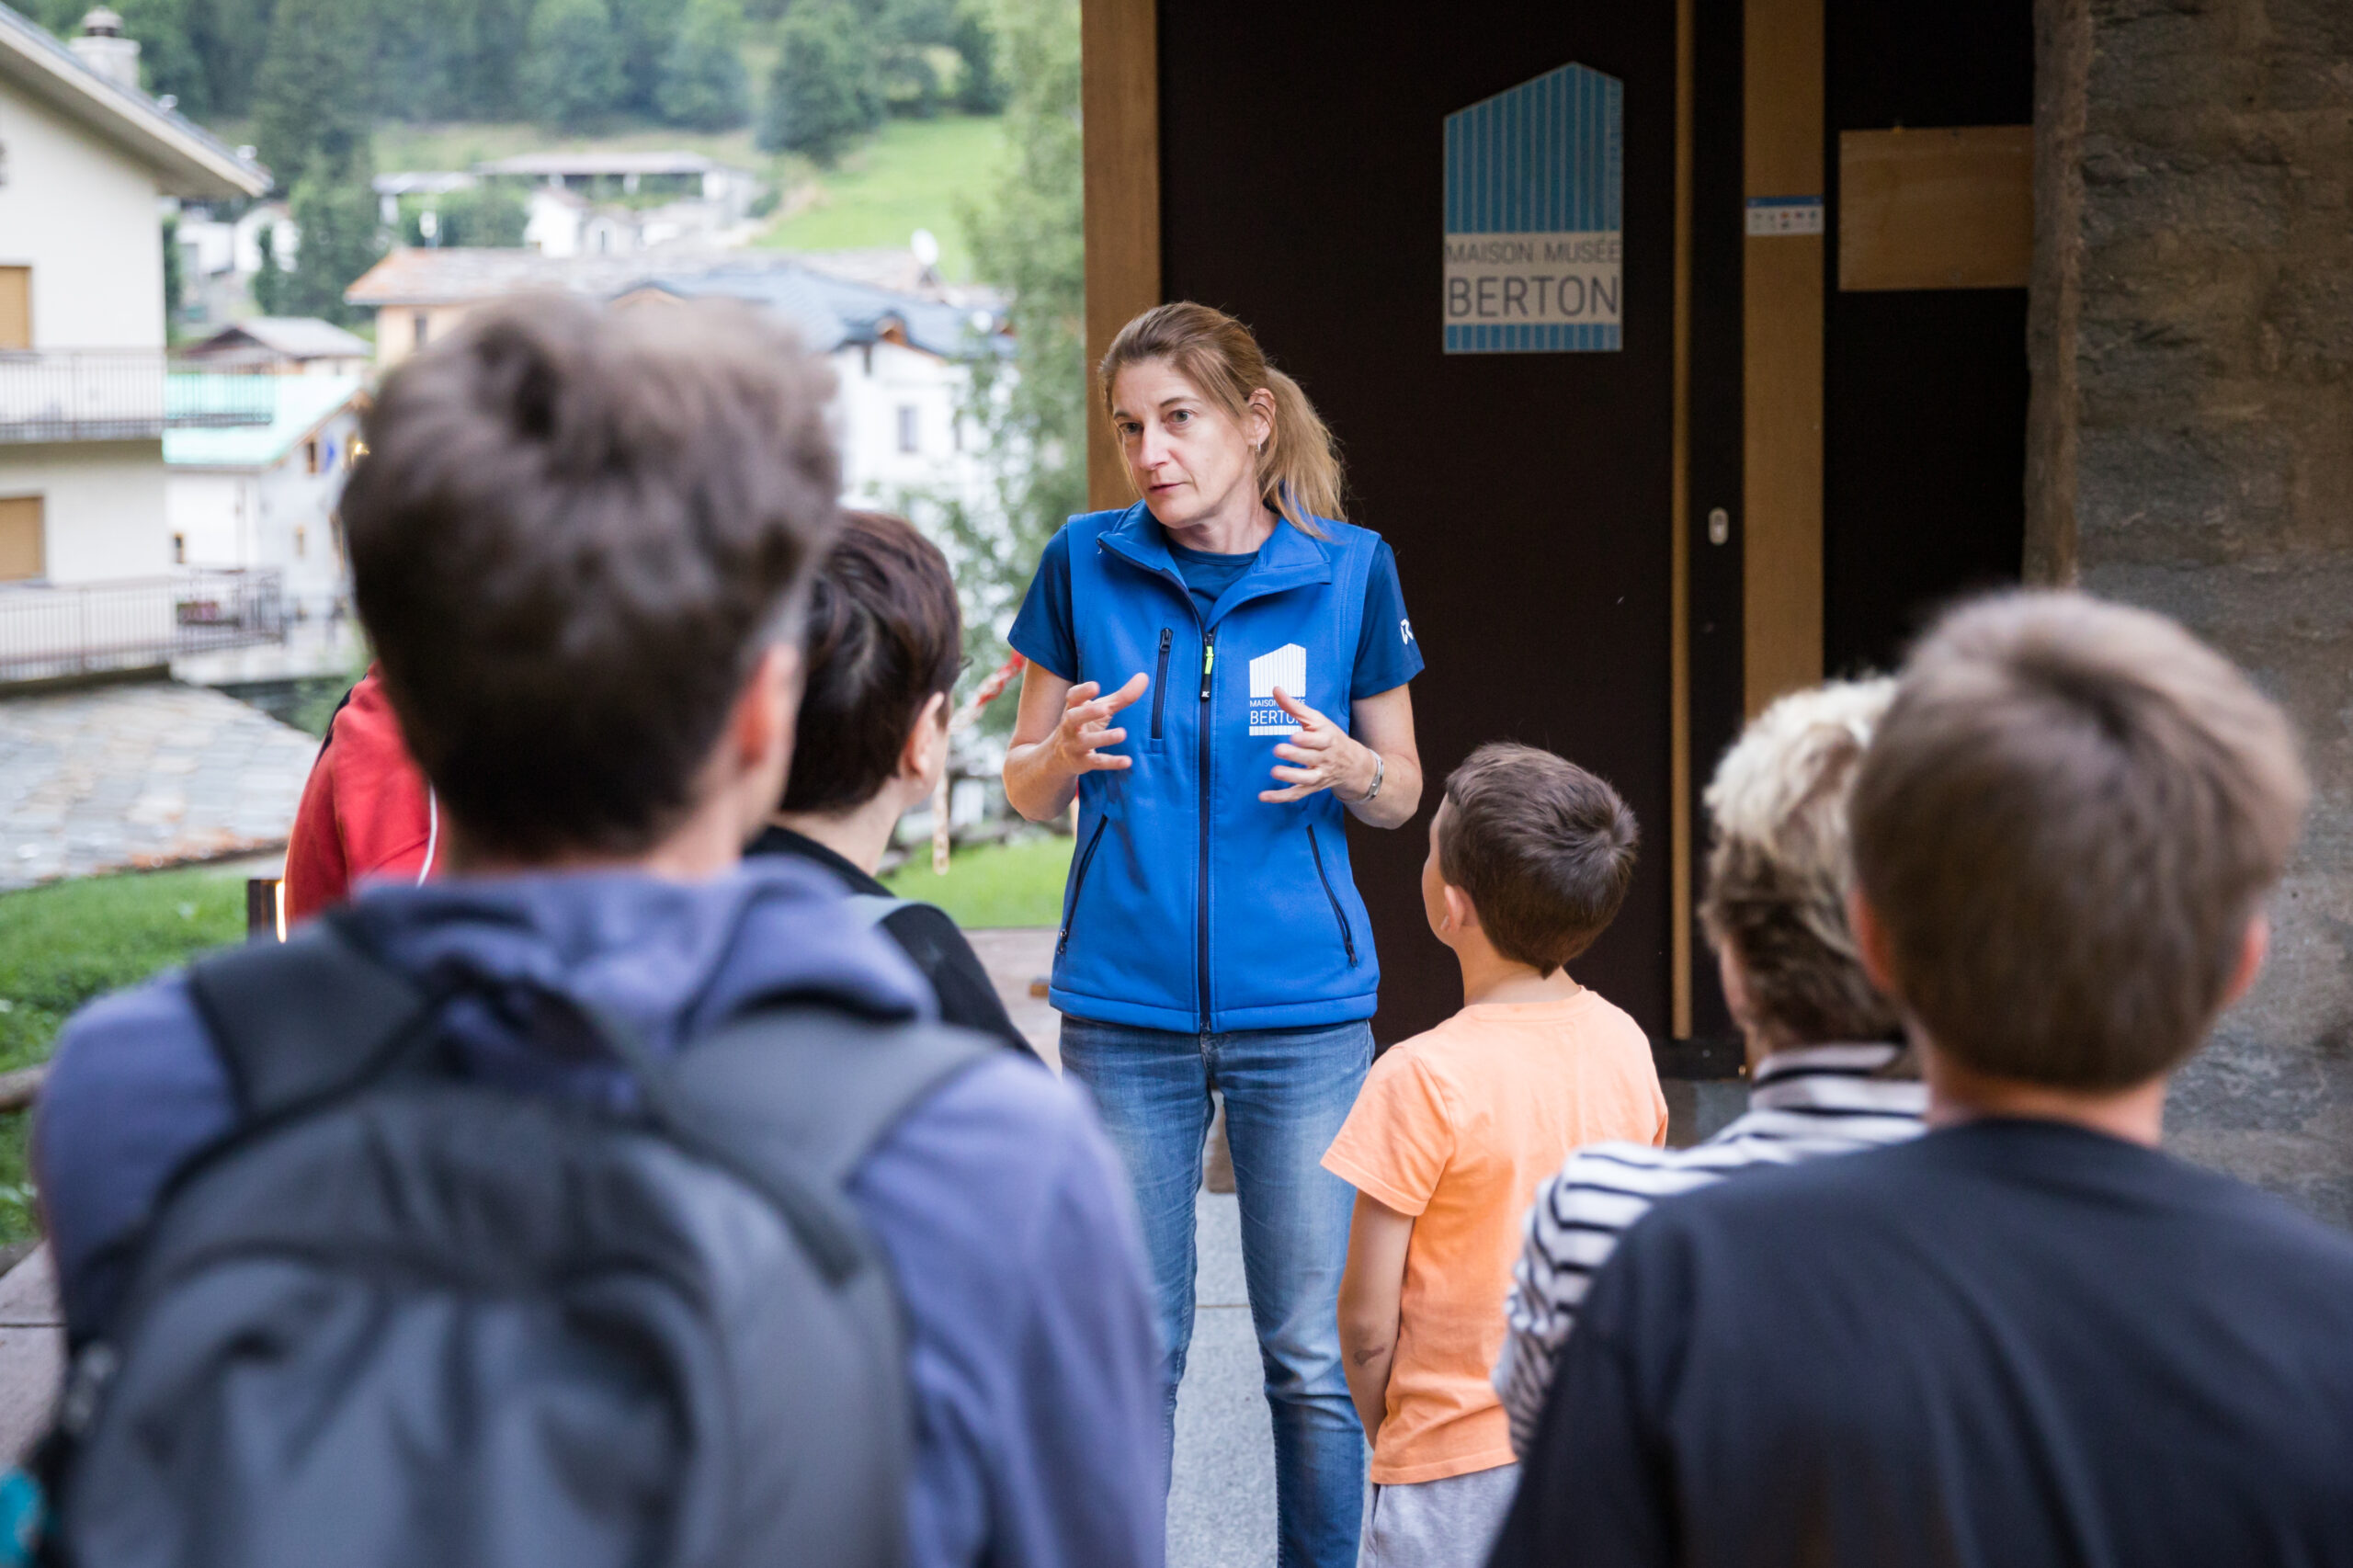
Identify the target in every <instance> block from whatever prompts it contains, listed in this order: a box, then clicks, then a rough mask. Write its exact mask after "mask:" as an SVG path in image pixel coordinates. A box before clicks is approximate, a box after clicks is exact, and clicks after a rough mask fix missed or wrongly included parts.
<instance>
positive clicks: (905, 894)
mask: <svg viewBox="0 0 2353 1568" xmlns="http://www.w3.org/2000/svg"><path fill="white" fill-rule="evenodd" d="M1070 849H1071V840H1070V839H1068V838H1067V837H1064V836H1063V835H1060V834H1054V835H1040V836H1038V837H1035V838H1025V839H1022V840H1020V841H1018V842H1017V843H1013V844H991V845H987V846H983V847H982V848H978V849H967V850H965V851H964V852H963V853H961V854H960V855H958V856H956V857H955V858H953V859H951V860H949V862H948V874H947V875H946V876H944V877H942V876H937V875H934V874H933V872H932V869H931V851H930V850H928V849H926V848H925V847H923V846H920V845H918V846H916V847H915V858H913V859H911V860H909V861H908V862H907V863H906V864H905V865H904V866H902V867H900V868H899V869H898V870H897V871H895V872H894V873H892V875H891V876H889V877H887V878H885V879H884V880H885V881H887V882H888V883H889V884H890V888H891V891H892V892H894V893H897V894H898V895H899V896H900V897H901V898H913V899H920V900H922V901H923V902H924V903H936V904H938V905H939V907H940V908H942V909H944V910H946V911H948V913H949V915H953V916H954V917H955V920H956V924H957V925H959V926H963V927H965V928H966V929H967V930H983V929H986V928H988V927H991V926H1052V925H1056V924H1059V923H1060V922H1061V920H1062V917H1063V879H1064V878H1065V877H1067V876H1068V875H1069V874H1070Z"/></svg>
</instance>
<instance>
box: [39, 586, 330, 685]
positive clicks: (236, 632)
mask: <svg viewBox="0 0 2353 1568" xmlns="http://www.w3.org/2000/svg"><path fill="white" fill-rule="evenodd" d="M288 619H290V618H289V614H288V608H287V603H286V597H285V593H284V590H283V585H282V583H281V581H280V577H279V574H278V572H276V571H275V570H270V569H257V570H252V571H229V572H202V571H190V572H179V573H175V574H172V575H171V576H168V577H126V578H119V579H116V580H115V581H112V582H106V583H76V584H69V585H58V586H51V585H45V584H37V583H23V584H7V585H0V682H13V681H26V680H42V679H48V678H51V677H53V676H74V675H85V674H89V673H91V672H94V671H100V670H120V669H137V668H140V667H142V666H144V665H165V664H169V663H170V662H171V661H172V660H174V659H177V658H183V657H186V656H188V655H189V654H193V653H213V652H216V651H219V650H221V649H225V648H250V647H254V646H256V645H258V644H260V643H264V642H284V641H286V625H287V621H288Z"/></svg>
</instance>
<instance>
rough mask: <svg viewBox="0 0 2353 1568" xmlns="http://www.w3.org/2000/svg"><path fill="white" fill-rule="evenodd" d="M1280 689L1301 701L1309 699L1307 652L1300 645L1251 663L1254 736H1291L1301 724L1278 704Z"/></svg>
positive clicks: (1292, 644) (1263, 655)
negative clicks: (1277, 688)
mask: <svg viewBox="0 0 2353 1568" xmlns="http://www.w3.org/2000/svg"><path fill="white" fill-rule="evenodd" d="M1275 687H1282V688H1283V690H1284V691H1286V692H1288V693H1290V696H1291V697H1292V698H1294V699H1297V700H1299V701H1301V702H1304V701H1306V700H1307V650H1306V649H1304V648H1302V647H1301V646H1300V645H1299V644H1298V643H1296V642H1286V643H1284V644H1283V645H1282V646H1281V647H1279V648H1278V649H1276V650H1275V651H1274V652H1273V653H1261V654H1259V655H1258V656H1257V657H1256V658H1255V659H1253V660H1251V661H1250V733H1252V734H1254V735H1288V734H1290V733H1291V732H1292V731H1293V730H1296V729H1298V728H1299V721H1298V720H1296V719H1294V718H1292V717H1291V716H1290V714H1288V713H1286V712H1284V711H1283V710H1282V708H1281V706H1280V705H1279V704H1278V703H1277V702H1276V701H1275Z"/></svg>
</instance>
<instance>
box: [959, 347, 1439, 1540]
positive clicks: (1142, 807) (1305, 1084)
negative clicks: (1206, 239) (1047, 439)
mask: <svg viewBox="0 0 2353 1568" xmlns="http://www.w3.org/2000/svg"><path fill="white" fill-rule="evenodd" d="M1099 379H1100V383H1101V392H1102V395H1103V400H1104V405H1105V409H1106V412H1107V413H1108V415H1109V417H1110V419H1111V423H1112V425H1113V426H1114V428H1115V429H1116V431H1117V433H1118V435H1119V437H1120V448H1121V450H1122V451H1123V452H1124V454H1125V456H1126V460H1127V467H1128V472H1129V476H1130V478H1131V480H1132V481H1133V483H1134V484H1135V487H1136V489H1137V490H1138V492H1139V493H1140V494H1142V500H1140V501H1139V502H1137V503H1136V504H1135V505H1134V506H1130V507H1128V508H1127V509H1126V510H1125V511H1114V512H1094V513H1089V514H1087V515H1086V516H1084V517H1074V518H1072V519H1071V520H1070V522H1069V523H1068V524H1067V525H1065V526H1064V527H1063V528H1062V530H1061V531H1060V532H1058V533H1057V534H1055V536H1054V537H1053V539H1052V540H1051V541H1050V542H1049V543H1048V544H1047V546H1046V549H1045V551H1044V552H1043V554H1042V556H1041V558H1040V564H1039V567H1038V574H1037V576H1036V579H1035V580H1034V581H1033V582H1032V583H1031V584H1030V585H1029V595H1028V597H1027V598H1026V599H1025V600H1024V602H1023V604H1022V606H1021V610H1020V613H1019V615H1018V616H1017V618H1016V619H1015V621H1014V625H1013V631H1012V633H1011V639H1010V640H1011V642H1012V643H1013V646H1014V648H1015V649H1016V650H1017V651H1018V652H1019V653H1022V654H1023V655H1025V656H1026V657H1027V658H1028V659H1029V668H1028V670H1027V671H1026V672H1025V674H1024V676H1023V680H1022V687H1021V710H1020V714H1019V716H1018V718H1017V720H1016V722H1015V725H1014V733H1013V742H1012V745H1011V747H1010V749H1009V750H1008V751H1007V753H1006V764H1005V786H1006V795H1007V796H1008V797H1009V798H1010V799H1011V800H1012V801H1013V804H1014V807H1015V809H1016V810H1017V811H1019V812H1021V813H1022V814H1023V815H1024V816H1026V817H1029V819H1030V820H1032V821H1035V822H1043V821H1046V820H1048V819H1050V818H1051V817H1054V816H1056V815H1058V814H1059V813H1061V812H1063V811H1065V810H1067V809H1068V808H1069V806H1070V804H1071V801H1073V799H1076V801H1078V811H1079V821H1078V842H1077V850H1076V853H1075V854H1074V856H1073V858H1072V862H1071V871H1070V881H1069V883H1068V885H1067V886H1066V888H1065V889H1064V891H1063V923H1062V930H1061V935H1060V937H1059V938H1058V940H1057V942H1056V945H1055V955H1054V974H1053V983H1052V989H1051V999H1052V1001H1053V1004H1054V1006H1056V1007H1057V1008H1059V1009H1061V1011H1062V1013H1063V1026H1062V1061H1063V1069H1064V1070H1065V1071H1066V1072H1067V1073H1068V1074H1070V1075H1071V1076H1073V1077H1074V1078H1077V1079H1079V1080H1080V1081H1082V1082H1083V1083H1085V1084H1086V1086H1087V1087H1088V1088H1089V1089H1091V1090H1093V1091H1094V1094H1095V1098H1096V1103H1097V1106H1098V1107H1099V1108H1101V1110H1102V1113H1103V1118H1104V1121H1105V1124H1106V1126H1107V1127H1108V1130H1109V1131H1110V1134H1111V1138H1112V1142H1115V1143H1116V1144H1117V1145H1118V1146H1119V1149H1120V1155H1121V1157H1122V1158H1123V1159H1124V1160H1125V1161H1126V1164H1127V1167H1128V1174H1129V1176H1130V1179H1131V1180H1132V1181H1133V1182H1134V1184H1135V1190H1136V1197H1137V1199H1138V1203H1139V1206H1140V1208H1141V1210H1142V1216H1143V1225H1144V1240H1145V1244H1146V1246H1147V1247H1148V1249H1149V1250H1150V1252H1151V1255H1152V1263H1153V1275H1154V1289H1155V1290H1156V1291H1157V1293H1158V1297H1159V1307H1160V1320H1161V1327H1162V1334H1163V1336H1164V1349H1165V1358H1166V1359H1165V1381H1164V1387H1163V1397H1164V1400H1165V1412H1166V1419H1167V1420H1168V1422H1169V1424H1170V1429H1171V1431H1172V1432H1173V1429H1174V1421H1175V1413H1176V1387H1177V1384H1178V1382H1179V1381H1181V1380H1182V1379H1183V1377H1184V1370H1185V1353H1186V1348H1187V1346H1188V1343H1189V1341H1190V1340H1191V1337H1192V1328H1193V1271H1194V1256H1193V1238H1194V1219H1193V1205H1194V1194H1195V1192H1196V1190H1197V1189H1198V1188H1199V1186H1200V1180H1201V1144H1202V1140H1203V1137H1204V1135H1205V1134H1206V1132H1207V1131H1208V1128H1209V1124H1210V1118H1211V1091H1212V1090H1215V1091H1217V1092H1219V1093H1222V1095H1223V1096H1224V1100H1225V1112H1226V1133H1227V1139H1228V1142H1229V1144H1230V1146H1231V1148H1232V1151H1233V1179H1234V1188H1235V1192H1236V1194H1237V1196H1238V1198H1239V1200H1240V1204H1241V1210H1242V1242H1243V1261H1244V1267H1245V1274H1246V1276H1247V1278H1248V1281H1249V1289H1250V1310H1251V1317H1252V1320H1253V1322H1254V1323H1255V1324H1256V1328H1257V1334H1258V1347H1259V1352H1260V1357H1261V1359H1262V1360H1263V1362H1264V1364H1265V1368H1266V1390H1267V1401H1268V1403H1269V1404H1270V1405H1271V1407H1272V1411H1273V1416H1274V1434H1275V1484H1276V1507H1277V1512H1278V1516H1279V1538H1280V1539H1279V1554H1278V1561H1279V1562H1281V1563H1283V1564H1284V1565H1285V1568H1290V1565H1293V1564H1298V1565H1302V1568H1304V1565H1310V1564H1313V1565H1315V1568H1347V1565H1349V1564H1353V1563H1354V1562H1356V1556H1357V1532H1358V1522H1359V1518H1358V1516H1359V1512H1360V1508H1361V1504H1362V1496H1363V1492H1362V1487H1363V1479H1364V1448H1363V1437H1362V1433H1361V1430H1360V1428H1359V1427H1358V1424H1357V1420H1356V1415H1355V1411H1354V1408H1353V1407H1352V1406H1351V1405H1350V1403H1349V1402H1348V1390H1347V1380H1346V1378H1345V1377H1344V1376H1343V1374H1342V1369H1341V1364H1340V1341H1339V1331H1338V1326H1337V1320H1336V1310H1337V1301H1338V1292H1339V1282H1340V1272H1341V1268H1342V1266H1343V1265H1344V1264H1345V1262H1346V1261H1347V1239H1348V1215H1349V1210H1350V1207H1351V1202H1352V1197H1353V1195H1352V1193H1351V1191H1350V1189H1349V1188H1348V1187H1347V1184H1346V1183H1344V1182H1342V1181H1340V1180H1339V1178H1337V1177H1336V1176H1332V1175H1330V1174H1329V1173H1328V1172H1326V1171H1324V1169H1322V1167H1321V1166H1320V1165H1319V1164H1318V1162H1319V1161H1320V1160H1321V1159H1322V1157H1323V1153H1324V1150H1325V1149H1327V1148H1329V1147H1330V1146H1331V1142H1332V1140H1333V1138H1334V1137H1335V1136H1336V1134H1337V1133H1338V1131H1339V1130H1340V1124H1341V1123H1342V1122H1343V1121H1344V1120H1346V1119H1347V1113H1348V1108H1349V1107H1350V1106H1351V1105H1353V1104H1354V1103H1355V1101H1356V1096H1357V1090H1358V1087H1359V1086H1360V1085H1362V1084H1363V1082H1364V1075H1365V1069H1366V1068H1367V1067H1368V1066H1369V1065H1370V1062H1371V1060H1372V1031H1371V1027H1370V1022H1369V1020H1370V1018H1371V1017H1372V1014H1373V1008H1374V1004H1375V1001H1376V999H1377V996H1378V993H1379V991H1380V986H1381V966H1380V961H1379V960H1378V959H1377V958H1376V957H1375V956H1374V953H1373V947H1372V928H1371V925H1370V921H1369V920H1368V919H1367V917H1366V915H1365V906H1364V903H1363V901H1362V900H1361V899H1360V898H1359V897H1358V894H1357V888H1356V883H1355V881H1354V879H1353V878H1352V877H1351V875H1350V873H1349V869H1348V845H1347V834H1346V832H1345V824H1346V818H1347V816H1354V817H1355V818H1356V819H1357V820H1358V822H1360V823H1363V824H1366V825H1367V826H1370V827H1384V828H1385V827H1395V826H1397V825H1399V824H1402V823H1404V822H1405V821H1407V820H1408V819H1410V818H1411V817H1412V816H1413V814H1414V812H1415V808H1416V807H1417V806H1418V805H1419V804H1420V801H1421V793H1422V770H1421V763H1420V759H1419V757H1418V756H1417V755H1416V753H1415V746H1414V709H1413V702H1412V699H1411V695H1410V693H1409V692H1408V690H1407V687H1406V683H1407V682H1408V681H1410V680H1412V679H1413V677H1414V676H1415V675H1417V674H1418V673H1420V671H1421V668H1422V656H1421V650H1420V647H1419V646H1418V644H1416V643H1415V641H1414V629H1413V622H1412V621H1411V620H1410V619H1407V617H1406V614H1405V607H1404V596H1403V594H1402V592H1401V591H1400V589H1399V587H1398V582H1397V565H1396V561H1395V559H1394V557H1393V556H1392V553H1391V551H1390V549H1389V547H1388V546H1387V545H1385V544H1383V543H1382V542H1381V537H1380V536H1379V535H1378V534H1375V533H1373V532H1371V531H1370V530H1369V529H1365V528H1356V527H1353V526H1352V525H1350V524H1348V523H1346V522H1342V521H1340V520H1339V517H1338V514H1339V511H1340V467H1339V461H1338V459H1337V457H1336V453H1335V451H1334V449H1333V441H1332V437H1331V435H1330V433H1329V432H1328V431H1327V430H1326V429H1325V428H1324V422H1323V421H1322V420H1321V419H1320V418H1318V417H1317V415H1316V413H1315V410H1314V408H1313V405H1312V404H1310V403H1309V402H1308V400H1307V397H1306V394H1305V393H1304V392H1302V391H1301V390H1300V388H1299V386H1298V383H1296V382H1295V381H1292V380H1291V379H1290V377H1288V376H1286V375H1284V374H1282V373H1281V372H1280V371H1279V370H1277V369H1275V368H1274V367H1273V366H1272V365H1270V364H1268V363H1267V358H1266V356H1265V354H1264V353H1263V352H1262V351H1261V350H1260V349H1259V347H1258V345H1257V342H1256V339H1255V338H1253V337H1252V335H1251V334H1250V330H1249V329H1248V328H1247V327H1245V326H1244V325H1243V324H1241V323H1240V322H1237V321H1235V320H1234V319H1233V317H1231V316H1228V315H1225V314H1223V313H1222V312H1218V311H1214V310H1211V309H1210V308H1209V307H1208V306H1206V305H1199V304H1191V303H1178V304H1170V305H1162V306H1159V307H1157V308H1155V309H1154V310H1151V311H1147V312H1144V313H1143V314H1142V315H1140V316H1138V317H1137V318H1136V319H1135V320H1133V321H1131V322H1130V323H1129V324H1127V325H1126V326H1125V327H1124V328H1122V329H1121V330H1120V335H1119V336H1118V337H1117V338H1116V339H1115V340H1114V341H1113V342H1112V345H1111V347H1110V350H1109V352H1108V353H1107V354H1106V355H1105V356H1104V359H1103V363H1102V366H1101V369H1100V371H1099Z"/></svg>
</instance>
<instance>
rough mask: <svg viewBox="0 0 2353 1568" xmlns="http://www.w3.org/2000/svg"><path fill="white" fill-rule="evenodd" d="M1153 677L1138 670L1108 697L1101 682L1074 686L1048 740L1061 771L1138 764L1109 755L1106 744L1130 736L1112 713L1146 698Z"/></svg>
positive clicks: (1071, 772)
mask: <svg viewBox="0 0 2353 1568" xmlns="http://www.w3.org/2000/svg"><path fill="white" fill-rule="evenodd" d="M1151 684H1152V677H1151V676H1148V675H1145V674H1143V673H1142V671H1138V672H1137V673H1136V674H1135V675H1133V676H1130V677H1129V678H1128V684H1127V685H1125V686H1123V687H1120V689H1119V690H1117V691H1115V692H1113V693H1111V694H1110V695H1109V696H1108V697H1106V696H1103V695H1102V691H1103V683H1102V682H1100V681H1092V680H1089V681H1081V682H1080V683H1079V684H1078V685H1076V686H1074V687H1071V688H1070V693H1069V695H1068V696H1066V697H1064V698H1063V716H1062V722H1060V723H1057V724H1056V725H1055V726H1054V733H1053V735H1052V737H1051V740H1049V742H1048V743H1047V744H1048V747H1049V749H1050V750H1051V753H1052V756H1053V764H1052V766H1053V767H1054V768H1055V770H1056V771H1057V772H1065V773H1069V774H1072V775H1074V776H1075V775H1077V774H1081V773H1096V772H1101V771H1103V770H1105V769H1108V768H1117V767H1131V766H1133V765H1134V762H1135V758H1133V757H1131V756H1105V755H1104V754H1103V748H1104V747H1105V746H1115V745H1118V744H1120V742H1121V741H1124V740H1126V739H1127V738H1128V732H1127V731H1126V730H1124V729H1113V728H1112V727H1111V716H1112V715H1113V714H1115V713H1117V712H1118V711H1119V710H1120V709H1122V708H1125V707H1127V706H1128V705H1129V704H1130V703H1131V702H1133V701H1135V700H1136V699H1138V698H1140V697H1142V695H1143V693H1144V687H1148V686H1150V685H1151Z"/></svg>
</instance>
